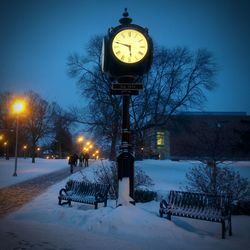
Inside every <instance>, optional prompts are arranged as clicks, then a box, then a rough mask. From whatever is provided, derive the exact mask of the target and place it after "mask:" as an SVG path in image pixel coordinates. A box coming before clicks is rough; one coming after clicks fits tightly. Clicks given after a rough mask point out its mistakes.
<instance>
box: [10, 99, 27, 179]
mask: <svg viewBox="0 0 250 250" xmlns="http://www.w3.org/2000/svg"><path fill="white" fill-rule="evenodd" d="M24 110H25V102H24V100H21V99H17V100H15V101H14V103H13V104H12V112H13V114H14V115H16V146H15V169H14V173H13V176H17V173H16V171H17V148H18V126H19V115H20V114H21V113H23V112H24Z"/></svg>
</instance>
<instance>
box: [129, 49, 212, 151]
mask: <svg viewBox="0 0 250 250" xmlns="http://www.w3.org/2000/svg"><path fill="white" fill-rule="evenodd" d="M216 69H217V66H216V64H215V62H214V59H213V55H212V54H211V53H210V52H208V51H207V50H205V49H200V50H198V51H196V52H191V51H190V50H188V49H187V48H175V49H166V48H164V47H158V48H155V50H154V61H153V65H152V68H151V70H150V72H149V73H148V75H146V76H145V77H144V79H143V83H144V91H143V92H142V93H141V94H140V95H139V96H136V97H133V98H132V113H131V114H132V120H133V126H134V131H135V134H136V138H137V140H139V141H137V144H139V145H140V144H141V146H143V145H142V144H143V137H144V134H143V128H144V127H145V126H146V125H147V127H149V126H152V127H155V126H158V127H161V126H166V124H167V123H168V121H169V119H170V117H171V116H172V115H173V114H175V113H176V112H178V111H180V110H186V109H189V108H199V109H200V108H201V107H202V105H203V103H204V102H205V100H206V97H205V94H204V90H212V89H214V87H215V86H216V84H215V76H216V72H217V70H216Z"/></svg>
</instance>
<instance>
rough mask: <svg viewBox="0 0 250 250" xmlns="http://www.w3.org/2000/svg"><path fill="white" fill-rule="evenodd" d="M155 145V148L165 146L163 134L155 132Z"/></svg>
mask: <svg viewBox="0 0 250 250" xmlns="http://www.w3.org/2000/svg"><path fill="white" fill-rule="evenodd" d="M156 145H157V146H164V145H165V135H164V132H157V133H156Z"/></svg>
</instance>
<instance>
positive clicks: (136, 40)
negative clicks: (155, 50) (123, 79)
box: [112, 29, 148, 64]
mask: <svg viewBox="0 0 250 250" xmlns="http://www.w3.org/2000/svg"><path fill="white" fill-rule="evenodd" d="M112 51H113V53H114V55H115V57H116V58H117V59H118V60H120V61H122V62H124V63H130V64H133V63H137V62H139V61H141V60H142V59H143V58H144V57H145V55H146V54H147V51H148V42H147V39H146V38H145V36H144V35H143V34H142V33H141V32H139V31H137V30H134V29H124V30H122V31H120V32H119V33H117V34H116V36H115V37H114V39H113V41H112Z"/></svg>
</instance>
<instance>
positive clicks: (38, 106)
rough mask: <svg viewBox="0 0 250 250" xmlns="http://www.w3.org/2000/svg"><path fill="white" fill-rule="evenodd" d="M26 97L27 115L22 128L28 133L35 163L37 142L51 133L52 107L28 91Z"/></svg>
mask: <svg viewBox="0 0 250 250" xmlns="http://www.w3.org/2000/svg"><path fill="white" fill-rule="evenodd" d="M26 95H27V98H28V115H27V121H26V123H25V124H24V128H25V129H26V130H27V131H28V135H29V140H30V147H31V156H32V163H35V156H36V148H37V145H38V142H39V140H40V139H42V138H45V136H48V135H49V134H50V133H51V132H52V106H51V105H50V104H49V103H48V102H47V101H45V100H44V99H43V98H42V97H41V96H39V95H38V94H37V93H35V92H32V91H30V92H28V93H26Z"/></svg>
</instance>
